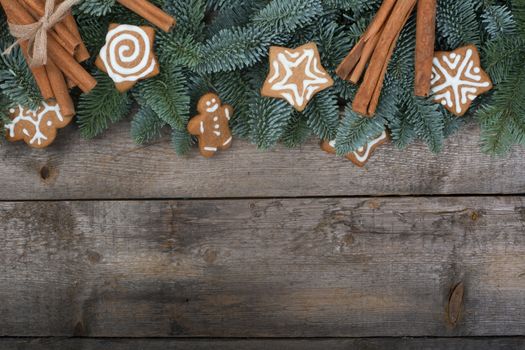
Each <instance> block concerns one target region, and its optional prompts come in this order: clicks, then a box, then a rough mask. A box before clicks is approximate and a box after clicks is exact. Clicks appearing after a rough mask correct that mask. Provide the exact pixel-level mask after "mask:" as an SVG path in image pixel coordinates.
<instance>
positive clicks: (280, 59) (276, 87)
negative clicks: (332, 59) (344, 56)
mask: <svg viewBox="0 0 525 350" xmlns="http://www.w3.org/2000/svg"><path fill="white" fill-rule="evenodd" d="M332 85H334V80H333V79H332V78H331V77H330V75H329V74H328V73H327V71H326V70H325V69H324V68H323V66H322V65H321V58H320V56H319V51H318V50H317V45H316V44H315V43H309V44H306V45H303V46H301V47H299V48H297V49H295V50H292V49H288V48H286V47H278V46H272V47H271V48H270V73H269V74H268V78H267V79H266V82H265V83H264V86H263V88H262V90H261V95H262V96H266V97H275V98H280V99H284V100H286V101H288V103H290V104H291V105H292V106H293V107H294V108H295V109H296V110H297V111H299V112H302V111H304V110H305V108H306V106H307V105H308V102H310V100H311V99H312V98H313V97H314V96H315V94H317V93H319V92H321V91H323V90H325V89H327V88H329V87H331V86H332Z"/></svg>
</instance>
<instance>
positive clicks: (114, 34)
mask: <svg viewBox="0 0 525 350" xmlns="http://www.w3.org/2000/svg"><path fill="white" fill-rule="evenodd" d="M122 32H133V33H137V34H138V35H139V36H140V37H141V38H142V40H143V43H144V54H143V57H142V59H141V61H140V62H139V64H138V65H137V66H135V67H132V68H126V67H122V66H121V65H120V64H119V62H118V61H117V60H121V61H122V62H124V63H129V62H133V61H134V60H136V59H137V58H138V56H139V54H140V53H141V50H142V49H141V47H140V42H139V40H138V39H137V38H136V37H135V36H133V35H131V34H126V33H123V34H122ZM124 40H131V41H132V43H133V44H134V47H133V48H131V47H129V46H128V45H122V46H121V47H119V48H118V50H117V46H118V44H119V43H120V42H122V41H124ZM108 45H109V47H108ZM133 49H134V50H133ZM130 50H133V51H132V53H131V55H129V56H126V52H128V51H130ZM108 53H109V57H108ZM117 53H118V57H117V56H116V54H117ZM151 56H152V54H151V43H150V39H149V37H148V34H147V33H146V31H145V30H144V29H142V28H140V27H138V26H132V25H128V24H122V25H119V26H118V27H115V28H113V29H112V30H110V31H109V32H108V34H107V35H106V45H104V46H103V47H102V49H101V50H100V58H101V59H102V62H103V63H104V66H105V67H106V70H107V73H108V75H109V76H110V77H111V79H112V80H113V81H114V82H116V83H123V82H127V81H137V80H139V79H141V78H144V77H146V76H148V75H149V74H150V73H152V72H153V71H154V70H155V67H156V65H157V61H156V60H155V57H151ZM150 57H151V58H152V60H151V64H150V65H149V67H147V65H148V61H149V60H150ZM108 61H109V62H108ZM146 67H147V68H146ZM145 68H146V69H145ZM144 69H145V70H144ZM141 72H142V73H141Z"/></svg>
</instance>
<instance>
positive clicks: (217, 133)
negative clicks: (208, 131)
mask: <svg viewBox="0 0 525 350" xmlns="http://www.w3.org/2000/svg"><path fill="white" fill-rule="evenodd" d="M213 133H214V134H215V135H217V136H221V132H220V131H214V132H213Z"/></svg>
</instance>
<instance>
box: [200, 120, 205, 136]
mask: <svg viewBox="0 0 525 350" xmlns="http://www.w3.org/2000/svg"><path fill="white" fill-rule="evenodd" d="M200 131H201V134H203V133H204V122H201V127H200Z"/></svg>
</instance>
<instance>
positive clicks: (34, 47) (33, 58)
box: [4, 0, 82, 67]
mask: <svg viewBox="0 0 525 350" xmlns="http://www.w3.org/2000/svg"><path fill="white" fill-rule="evenodd" d="M81 1H82V0H64V1H63V2H62V3H61V4H60V5H58V7H57V8H56V9H55V0H46V6H45V12H44V16H43V17H42V18H40V19H39V20H38V21H37V22H35V23H31V24H13V23H9V31H10V32H11V35H12V36H13V37H15V38H16V39H17V40H16V42H15V43H14V44H13V45H11V46H10V47H8V48H7V49H6V50H5V51H4V54H9V53H10V52H11V51H12V50H13V48H15V47H16V46H17V45H19V44H20V43H21V42H23V41H26V40H27V41H28V42H29V50H28V51H29V52H28V56H29V57H28V61H29V65H30V66H31V67H39V66H43V65H45V64H46V63H47V32H48V30H50V29H51V28H53V27H54V26H55V24H57V23H58V22H60V21H61V20H62V19H64V17H65V16H66V15H67V13H68V11H69V10H70V9H71V7H73V6H74V5H76V4H78V3H79V2H81Z"/></svg>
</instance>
